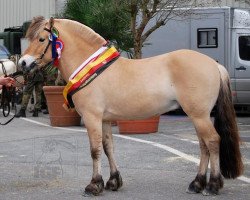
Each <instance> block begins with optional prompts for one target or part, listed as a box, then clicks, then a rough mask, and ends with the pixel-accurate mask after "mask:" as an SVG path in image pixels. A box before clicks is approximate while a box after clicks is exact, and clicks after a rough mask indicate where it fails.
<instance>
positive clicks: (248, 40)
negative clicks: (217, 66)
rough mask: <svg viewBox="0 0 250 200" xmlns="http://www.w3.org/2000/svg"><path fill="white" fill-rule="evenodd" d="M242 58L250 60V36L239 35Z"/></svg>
mask: <svg viewBox="0 0 250 200" xmlns="http://www.w3.org/2000/svg"><path fill="white" fill-rule="evenodd" d="M239 54H240V59H242V60H247V61H250V36H240V37H239Z"/></svg>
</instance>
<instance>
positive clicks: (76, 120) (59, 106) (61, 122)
mask: <svg viewBox="0 0 250 200" xmlns="http://www.w3.org/2000/svg"><path fill="white" fill-rule="evenodd" d="M54 69H55V68H54ZM47 71H49V72H50V73H49V74H50V75H52V74H53V73H54V72H55V71H51V68H48V69H47ZM64 85H65V81H64V80H63V79H62V77H61V76H60V73H58V78H57V80H56V85H47V86H44V87H43V91H44V95H45V98H46V102H47V107H48V111H49V118H50V124H51V126H79V125H80V124H81V117H80V115H79V114H78V113H77V112H76V111H66V110H65V109H64V108H63V103H64V97H63V89H64Z"/></svg>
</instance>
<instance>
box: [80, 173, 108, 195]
mask: <svg viewBox="0 0 250 200" xmlns="http://www.w3.org/2000/svg"><path fill="white" fill-rule="evenodd" d="M103 189H104V181H103V179H102V177H101V176H98V177H97V178H95V179H92V180H91V182H90V184H89V185H88V186H87V187H86V188H85V191H84V194H83V196H92V195H94V196H98V195H99V194H100V193H102V192H103Z"/></svg>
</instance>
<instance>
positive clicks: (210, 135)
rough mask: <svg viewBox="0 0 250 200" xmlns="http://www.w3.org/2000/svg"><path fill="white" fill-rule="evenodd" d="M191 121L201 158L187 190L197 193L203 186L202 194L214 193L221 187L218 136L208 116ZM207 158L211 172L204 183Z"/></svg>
mask: <svg viewBox="0 0 250 200" xmlns="http://www.w3.org/2000/svg"><path fill="white" fill-rule="evenodd" d="M193 122H194V125H195V129H196V132H197V135H198V137H199V141H200V148H201V160H200V166H199V172H198V174H197V176H196V178H195V180H194V181H192V182H191V184H190V185H189V189H188V190H189V191H193V192H197V193H198V192H201V191H202V190H203V189H204V188H205V189H204V190H203V192H202V194H203V195H210V194H211V195H216V194H218V192H219V189H220V188H222V187H223V180H222V176H221V173H220V163H219V149H220V136H219V135H218V133H217V132H216V130H215V128H214V126H213V124H212V122H211V120H210V117H209V116H207V117H203V118H197V119H193ZM209 158H210V167H211V173H210V179H209V182H208V183H207V184H205V182H206V172H207V166H208V160H209ZM205 186H206V187H205Z"/></svg>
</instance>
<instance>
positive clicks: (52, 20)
mask: <svg viewBox="0 0 250 200" xmlns="http://www.w3.org/2000/svg"><path fill="white" fill-rule="evenodd" d="M49 24H50V29H51V28H52V27H53V26H54V18H53V17H51V18H50V19H49Z"/></svg>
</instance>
